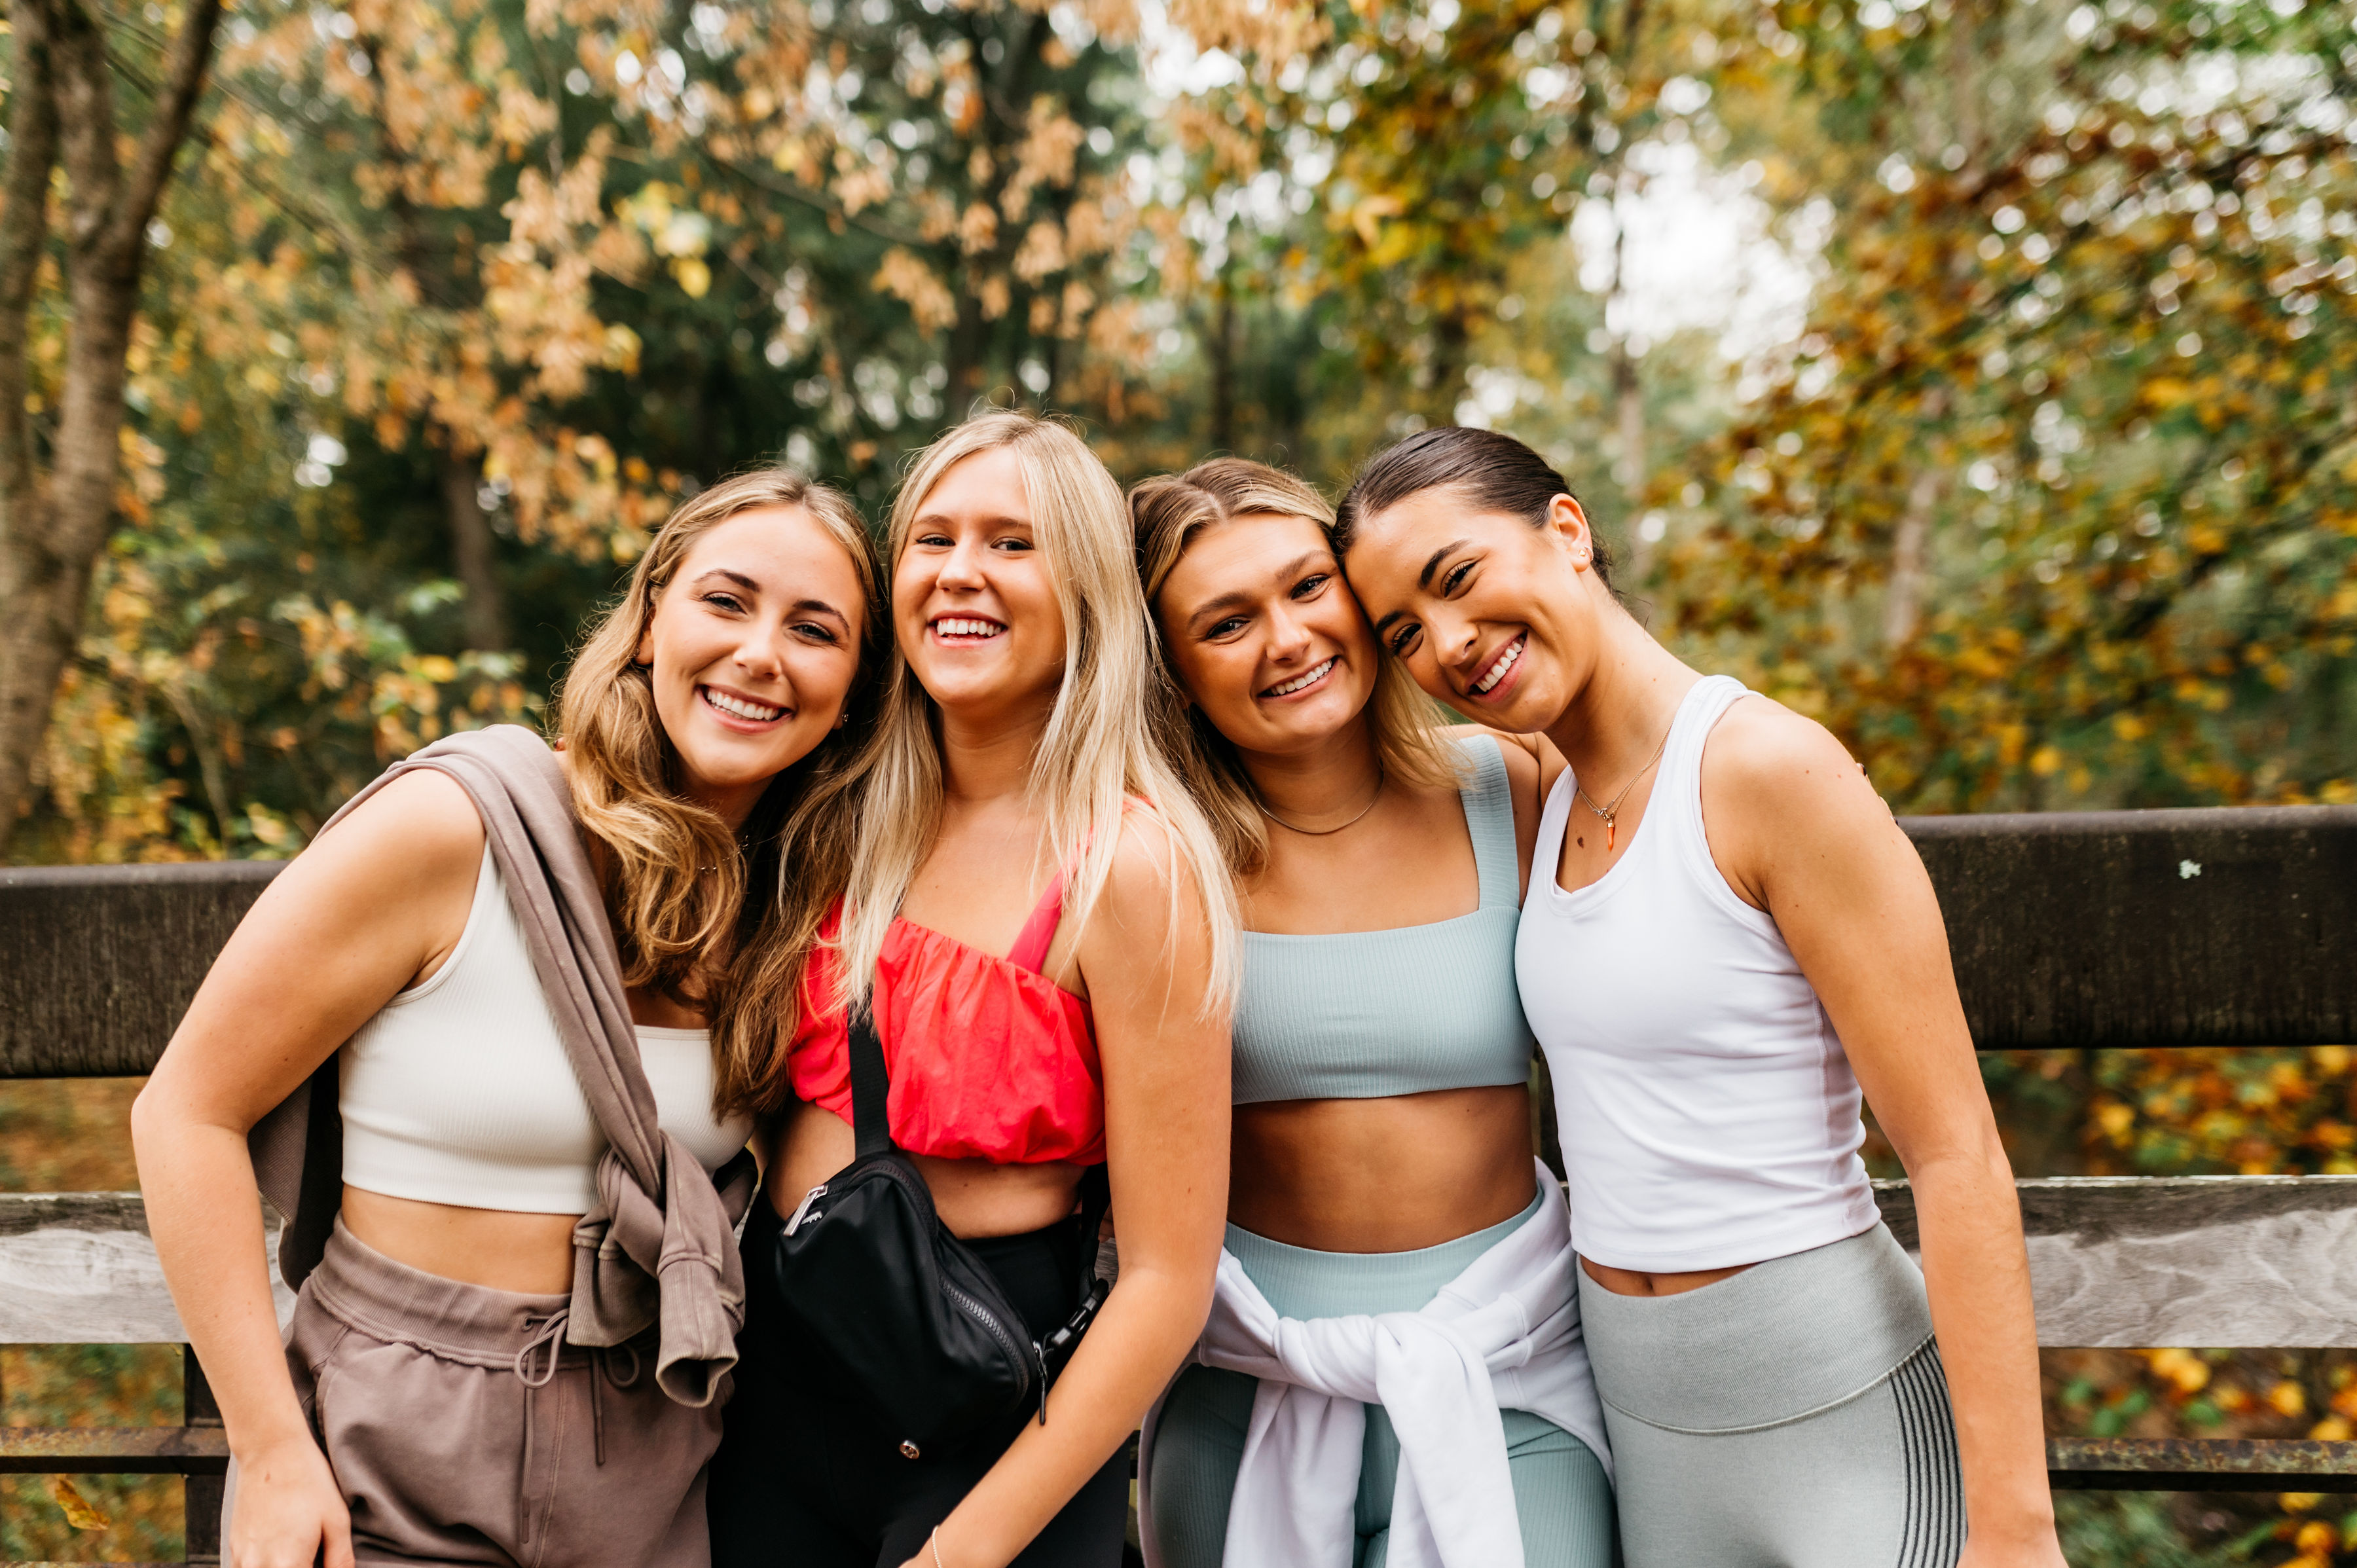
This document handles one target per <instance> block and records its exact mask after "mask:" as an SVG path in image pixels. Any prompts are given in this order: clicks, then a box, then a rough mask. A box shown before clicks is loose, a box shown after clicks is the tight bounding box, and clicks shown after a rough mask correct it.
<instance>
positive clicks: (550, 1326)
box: [515, 1306, 606, 1546]
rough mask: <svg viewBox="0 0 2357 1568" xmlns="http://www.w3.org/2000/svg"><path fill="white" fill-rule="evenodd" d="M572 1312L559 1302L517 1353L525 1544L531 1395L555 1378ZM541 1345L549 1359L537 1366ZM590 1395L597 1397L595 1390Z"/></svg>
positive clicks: (519, 1494) (519, 1524) (526, 1535)
mask: <svg viewBox="0 0 2357 1568" xmlns="http://www.w3.org/2000/svg"><path fill="white" fill-rule="evenodd" d="M572 1316H573V1310H572V1308H571V1307H568V1306H560V1307H558V1308H557V1309H556V1310H555V1311H554V1312H553V1313H551V1314H550V1315H549V1316H546V1317H544V1318H541V1319H539V1320H538V1321H539V1324H540V1326H539V1327H538V1328H535V1329H533V1335H532V1337H531V1338H529V1339H527V1340H525V1341H524V1342H523V1348H522V1349H521V1350H518V1351H517V1352H516V1353H515V1375H516V1380H517V1381H518V1382H520V1383H522V1385H523V1467H522V1469H521V1470H519V1471H517V1472H516V1544H517V1545H518V1546H522V1545H526V1544H528V1543H529V1542H530V1541H531V1540H532V1509H531V1503H530V1494H531V1491H532V1412H533V1404H534V1403H535V1401H534V1400H533V1397H532V1396H533V1395H534V1394H535V1393H538V1392H539V1391H541V1390H543V1389H544V1388H546V1387H547V1386H548V1385H549V1383H550V1381H551V1380H554V1378H555V1376H556V1363H557V1360H558V1359H559V1358H560V1357H562V1356H563V1355H564V1354H565V1324H566V1323H567V1322H568V1321H570V1320H571V1318H572ZM524 1321H525V1322H526V1324H530V1323H532V1322H533V1321H534V1320H533V1319H531V1318H526V1319H525V1320H524ZM540 1349H545V1350H546V1351H547V1352H548V1359H547V1361H546V1363H545V1364H544V1365H543V1366H541V1367H539V1368H538V1369H535V1368H534V1367H533V1351H535V1350H540ZM590 1387H591V1388H592V1390H593V1391H594V1390H595V1388H596V1387H597V1385H596V1383H595V1382H594V1381H593V1382H592V1383H591V1385H590ZM591 1397H592V1399H593V1400H594V1399H595V1397H596V1396H595V1394H594V1392H593V1393H592V1395H591ZM597 1462H598V1463H599V1464H601V1465H602V1464H604V1463H605V1462H606V1456H605V1455H604V1454H603V1453H600V1454H599V1455H598V1456H597Z"/></svg>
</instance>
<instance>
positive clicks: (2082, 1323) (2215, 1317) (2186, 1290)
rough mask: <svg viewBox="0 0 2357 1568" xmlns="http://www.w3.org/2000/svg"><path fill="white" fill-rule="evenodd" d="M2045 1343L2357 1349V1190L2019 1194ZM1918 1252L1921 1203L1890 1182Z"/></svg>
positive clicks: (1887, 1194)
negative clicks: (1917, 1210) (1917, 1216)
mask: <svg viewBox="0 0 2357 1568" xmlns="http://www.w3.org/2000/svg"><path fill="white" fill-rule="evenodd" d="M1875 1187H1876V1192H1875V1197H1877V1199H1878V1201H1879V1202H1880V1203H1881V1205H1882V1215H1883V1219H1885V1220H1886V1221H1887V1222H1888V1223H1889V1226H1890V1229H1891V1231H1892V1233H1893V1234H1895V1235H1896V1236H1898V1238H1899V1240H1900V1242H1901V1243H1902V1244H1903V1245H1905V1246H1906V1247H1907V1248H1908V1249H1909V1250H1910V1251H1912V1250H1913V1249H1914V1248H1915V1246H1916V1226H1915V1198H1914V1194H1913V1193H1912V1192H1911V1191H1910V1189H1909V1187H1908V1185H1907V1184H1906V1183H1905V1182H1877V1183H1876V1184H1875ZM2016 1187H2017V1188H2018V1191H2019V1193H2020V1195H2021V1218H2022V1229H2023V1230H2024V1232H2025V1233H2026V1234H2027V1236H2028V1238H2029V1280H2030V1288H2031V1290H2032V1292H2033V1293H2034V1294H2035V1296H2036V1300H2037V1305H2038V1342H2039V1343H2040V1344H2041V1345H2051V1346H2073V1347H2082V1348H2105V1347H2117V1348H2147V1347H2152V1346H2160V1345H2185V1346H2201V1347H2216V1348H2225V1347H2233V1346H2240V1347H2250V1348H2325V1347H2347V1346H2357V1176H2168V1177H2159V1176H2067V1177H2056V1178H2051V1179H2048V1180H2041V1181H2024V1182H2018V1183H2017V1184H2016Z"/></svg>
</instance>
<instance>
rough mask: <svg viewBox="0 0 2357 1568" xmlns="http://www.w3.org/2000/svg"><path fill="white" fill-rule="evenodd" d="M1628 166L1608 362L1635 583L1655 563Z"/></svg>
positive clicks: (1616, 200)
mask: <svg viewBox="0 0 2357 1568" xmlns="http://www.w3.org/2000/svg"><path fill="white" fill-rule="evenodd" d="M1627 177H1628V176H1627V174H1626V172H1625V169H1624V167H1623V166H1621V165H1620V164H1617V163H1616V164H1615V165H1614V166H1613V196H1612V202H1613V209H1612V225H1613V228H1612V292H1611V296H1610V300H1611V303H1612V304H1615V305H1618V306H1620V310H1619V311H1617V312H1615V311H1612V310H1610V309H1609V306H1608V310H1607V315H1606V323H1607V329H1608V330H1609V331H1610V332H1611V334H1612V352H1611V354H1610V356H1609V361H1608V362H1609V365H1610V367H1611V371H1612V412H1613V424H1614V426H1615V428H1616V430H1617V432H1618V434H1619V436H1620V452H1619V454H1618V455H1617V456H1616V457H1615V459H1614V461H1613V464H1612V477H1613V478H1614V479H1616V480H1618V481H1619V482H1620V511H1621V517H1620V526H1621V528H1622V529H1623V530H1624V531H1625V532H1624V533H1623V535H1622V537H1624V538H1626V539H1627V540H1628V541H1629V558H1628V561H1627V562H1626V563H1625V570H1624V572H1623V574H1622V578H1623V581H1624V582H1626V583H1627V584H1628V585H1629V586H1631V587H1634V586H1636V585H1638V584H1640V583H1641V582H1643V581H1644V580H1645V574H1646V573H1647V572H1648V571H1650V570H1651V569H1652V564H1653V563H1652V556H1653V546H1652V541H1651V540H1649V539H1647V538H1646V537H1645V533H1644V522H1643V512H1644V505H1645V382H1644V379H1643V378H1642V377H1641V376H1640V375H1639V374H1638V373H1637V356H1636V354H1635V353H1634V352H1633V351H1631V349H1630V346H1629V339H1630V337H1631V332H1632V328H1631V326H1630V323H1629V320H1628V314H1627V313H1628V310H1629V299H1628V293H1627V289H1626V284H1627V282H1628V274H1627V266H1628V259H1629V231H1628V227H1627V225H1625V224H1624V223H1622V222H1621V220H1620V181H1621V180H1622V179H1625V178H1627ZM1614 315H1619V316H1620V317H1621V319H1620V325H1619V326H1618V327H1617V328H1616V327H1612V326H1611V325H1610V321H1611V317H1612V316H1614Z"/></svg>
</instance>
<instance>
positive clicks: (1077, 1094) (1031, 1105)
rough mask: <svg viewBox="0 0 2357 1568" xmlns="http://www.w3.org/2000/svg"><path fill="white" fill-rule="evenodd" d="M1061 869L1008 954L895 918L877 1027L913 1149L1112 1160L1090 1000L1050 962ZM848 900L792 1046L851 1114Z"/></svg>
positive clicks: (789, 1065)
mask: <svg viewBox="0 0 2357 1568" xmlns="http://www.w3.org/2000/svg"><path fill="white" fill-rule="evenodd" d="M1063 912H1064V879H1063V878H1062V877H1060V876H1059V877H1058V878H1057V879H1056V882H1055V885H1054V886H1052V887H1050V888H1049V890H1048V896H1047V897H1045V898H1042V899H1041V900H1040V901H1039V908H1036V909H1034V910H1032V911H1031V918H1029V919H1028V920H1026V921H1025V922H1024V924H1023V931H1022V934H1021V935H1020V936H1018V937H1017V938H1016V939H1015V950H1014V951H1012V952H1010V953H1008V954H1007V955H1006V957H1005V958H996V957H993V956H992V955H991V954H989V953H986V952H984V951H982V950H979V949H976V948H972V947H968V946H967V945H966V944H965V943H963V942H961V941H957V940H953V939H952V938H950V937H945V936H943V935H942V933H941V932H939V931H936V930H932V929H929V928H927V927H924V926H919V925H913V924H911V923H910V922H909V921H907V920H902V919H895V920H894V921H893V922H892V927H891V929H890V930H889V931H888V932H887V933H886V935H885V938H884V950H883V952H882V954H881V955H880V956H879V957H878V958H877V963H876V993H875V1006H876V1033H877V1038H878V1039H879V1040H880V1041H881V1042H882V1044H883V1047H884V1065H885V1068H886V1069H887V1070H888V1072H889V1074H890V1075H891V1079H892V1091H891V1093H890V1094H889V1095H888V1097H887V1098H886V1101H885V1109H886V1112H887V1114H888V1118H889V1122H890V1125H891V1129H892V1141H893V1142H894V1143H896V1144H899V1145H900V1147H901V1148H903V1149H906V1150H907V1151H909V1153H910V1154H912V1155H938V1156H940V1157H941V1158H942V1159H950V1160H988V1161H990V1162H991V1163H993V1164H994V1165H1045V1164H1049V1163H1050V1162H1054V1161H1070V1162H1071V1163H1072V1164H1074V1165H1098V1164H1102V1163H1103V1160H1104V1157H1105V1147H1104V1074H1103V1069H1102V1068H1101V1067H1100V1066H1099V1064H1098V1061H1097V1037H1096V1027H1095V1025H1094V1022H1093V1021H1092V1019H1091V1017H1090V1015H1089V1004H1087V1003H1086V1002H1083V1001H1082V1000H1081V998H1079V997H1077V996H1075V995H1073V994H1072V993H1071V992H1069V991H1066V990H1065V989H1064V988H1063V987H1061V986H1060V985H1057V984H1056V983H1053V982H1052V981H1050V980H1049V978H1048V977H1047V976H1046V975H1045V974H1043V973H1041V972H1040V966H1041V965H1042V964H1044V963H1045V962H1046V961H1047V958H1048V945H1049V943H1050V942H1051V941H1053V940H1055V936H1056V927H1057V924H1058V922H1059V921H1060V919H1061V918H1063ZM842 920H843V908H842V906H841V905H840V904H838V905H836V907H835V911H834V915H832V916H831V917H829V918H828V920H827V923H826V925H825V927H824V928H823V930H822V931H821V933H820V936H821V942H822V945H821V946H820V947H819V948H818V949H817V950H815V951H813V953H812V954H811V959H810V967H809V969H808V970H807V971H806V972H805V974H804V977H803V982H802V985H803V990H802V995H803V998H804V1002H805V1005H804V1008H803V1012H802V1026H801V1027H800V1028H798V1029H797V1030H796V1031H795V1033H794V1038H793V1042H792V1044H791V1046H790V1047H788V1048H787V1056H786V1071H787V1075H788V1077H789V1078H791V1080H792V1082H793V1087H794V1093H795V1094H796V1095H798V1096H799V1097H801V1098H802V1100H804V1101H809V1102H810V1103H811V1104H813V1105H823V1106H824V1107H826V1109H828V1110H829V1111H832V1112H834V1113H835V1114H836V1115H838V1116H840V1117H842V1118H843V1119H844V1120H845V1122H848V1121H850V1120H851V1064H850V1044H849V1039H848V1036H847V1033H846V1031H845V1026H844V1013H843V1009H842V1008H841V1007H839V1006H829V1007H827V1008H825V1009H824V1010H823V1011H817V1010H813V1009H812V1008H811V1007H810V1006H809V1005H808V1001H809V999H810V998H812V997H824V996H830V995H832V994H833V991H832V987H833V985H834V976H835V969H836V965H837V964H838V963H840V962H841V961H842V960H841V950H839V949H838V948H836V947H835V946H834V939H835V937H836V935H837V933H838V932H839V930H840V929H841V926H842Z"/></svg>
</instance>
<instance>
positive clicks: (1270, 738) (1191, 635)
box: [1154, 512, 1376, 754]
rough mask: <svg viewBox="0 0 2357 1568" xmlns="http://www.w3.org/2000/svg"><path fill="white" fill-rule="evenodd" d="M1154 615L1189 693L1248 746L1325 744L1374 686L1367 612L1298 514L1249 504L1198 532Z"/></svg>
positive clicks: (1274, 748) (1272, 748) (1225, 731)
mask: <svg viewBox="0 0 2357 1568" xmlns="http://www.w3.org/2000/svg"><path fill="white" fill-rule="evenodd" d="M1154 612H1155V616H1156V618H1157V620H1158V621H1159V622H1160V624H1161V627H1162V635H1163V640H1164V643H1165V645H1166V646H1167V647H1168V649H1169V650H1170V660H1171V663H1172V665H1173V666H1174V667H1175V668H1176V670H1177V672H1178V675H1179V684H1180V685H1181V686H1183V687H1184V688H1185V689H1186V692H1187V695H1188V698H1189V701H1191V702H1193V703H1195V704H1196V706H1197V707H1199V708H1200V709H1201V710H1202V713H1203V716H1204V717H1205V718H1207V719H1209V720H1211V725H1212V727H1214V728H1215V729H1217V730H1218V731H1219V732H1220V733H1221V734H1222V735H1223V736H1227V737H1228V739H1229V740H1231V741H1232V742H1234V743H1235V744H1236V745H1237V746H1240V747H1242V748H1243V749H1244V750H1246V751H1255V752H1262V753H1270V754H1275V753H1281V752H1286V751H1293V750H1297V749H1299V748H1301V747H1303V746H1308V745H1310V744H1313V743H1315V742H1318V741H1321V740H1324V739H1326V738H1327V737H1328V736H1332V735H1333V734H1335V733H1336V732H1337V731H1339V730H1340V729H1342V728H1344V727H1345V726H1346V725H1350V724H1351V723H1353V722H1354V721H1356V720H1357V719H1358V717H1359V715H1360V714H1361V713H1362V712H1364V711H1365V709H1366V706H1367V701H1368V699H1369V698H1370V697H1372V695H1373V694H1374V690H1375V673H1376V671H1375V645H1374V640H1373V639H1372V637H1371V636H1370V635H1369V633H1368V629H1367V622H1366V618H1364V617H1363V616H1361V614H1360V613H1359V604H1358V601H1357V600H1356V599H1354V598H1353V597H1351V590H1350V586H1349V585H1348V584H1346V583H1345V582H1344V581H1343V580H1342V573H1341V568H1340V565H1339V564H1337V563H1336V562H1335V560H1334V555H1333V552H1332V551H1331V550H1330V549H1329V546H1328V544H1327V540H1326V532H1325V530H1323V529H1321V528H1319V527H1318V525H1317V524H1316V523H1314V522H1312V521H1309V520H1308V518H1302V517H1286V516H1280V515H1276V514H1274V513H1269V512H1252V513H1246V514H1245V515H1243V516H1242V517H1237V518H1233V519H1232V520H1230V521H1225V522H1215V523H1211V525H1209V526H1208V527H1205V528H1203V529H1202V530H1200V532H1197V533H1196V534H1195V536H1194V537H1193V538H1192V539H1191V540H1189V542H1188V544H1187V552H1186V553H1185V554H1183V555H1181V556H1180V557H1179V562H1178V564H1176V565H1174V566H1173V567H1171V569H1170V572H1169V575H1168V576H1167V577H1165V578H1164V579H1163V583H1162V590H1161V592H1160V593H1159V594H1157V596H1155V602H1154Z"/></svg>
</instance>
